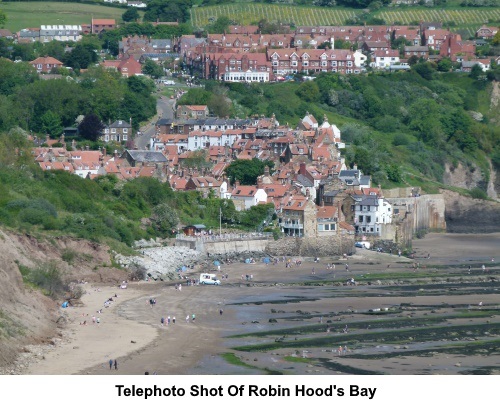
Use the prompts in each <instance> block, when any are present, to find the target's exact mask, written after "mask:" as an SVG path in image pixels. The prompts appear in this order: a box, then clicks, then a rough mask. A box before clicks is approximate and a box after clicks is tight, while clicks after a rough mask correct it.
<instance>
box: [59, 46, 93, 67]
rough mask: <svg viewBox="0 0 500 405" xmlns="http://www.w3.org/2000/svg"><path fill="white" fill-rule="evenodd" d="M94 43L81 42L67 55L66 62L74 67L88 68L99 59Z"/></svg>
mask: <svg viewBox="0 0 500 405" xmlns="http://www.w3.org/2000/svg"><path fill="white" fill-rule="evenodd" d="M94 46H95V45H94V44H92V43H86V44H83V43H79V44H77V45H76V46H75V47H74V48H73V49H72V50H71V52H70V53H68V54H67V55H66V58H65V60H64V62H65V64H66V65H67V66H69V67H72V68H73V69H87V68H88V67H89V66H90V65H91V64H93V63H96V62H97V61H98V59H99V57H98V55H97V53H96V49H95V48H94Z"/></svg>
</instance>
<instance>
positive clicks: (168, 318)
mask: <svg viewBox="0 0 500 405" xmlns="http://www.w3.org/2000/svg"><path fill="white" fill-rule="evenodd" d="M167 326H170V316H167Z"/></svg>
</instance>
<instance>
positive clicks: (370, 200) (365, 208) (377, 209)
mask: <svg viewBox="0 0 500 405" xmlns="http://www.w3.org/2000/svg"><path fill="white" fill-rule="evenodd" d="M354 214H355V215H354V228H355V229H356V233H361V234H368V235H380V234H381V233H382V227H383V226H384V224H390V223H392V205H391V204H390V203H389V202H388V201H387V200H385V199H384V198H383V197H377V196H371V195H370V196H366V197H365V198H363V199H362V200H361V201H359V202H357V203H356V205H355V206H354Z"/></svg>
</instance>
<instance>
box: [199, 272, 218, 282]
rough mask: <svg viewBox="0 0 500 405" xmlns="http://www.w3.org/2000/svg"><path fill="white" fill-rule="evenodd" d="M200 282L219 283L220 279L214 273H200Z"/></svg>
mask: <svg viewBox="0 0 500 405" xmlns="http://www.w3.org/2000/svg"><path fill="white" fill-rule="evenodd" d="M200 284H212V285H220V280H218V279H217V276H216V275H215V274H210V273H201V274H200Z"/></svg>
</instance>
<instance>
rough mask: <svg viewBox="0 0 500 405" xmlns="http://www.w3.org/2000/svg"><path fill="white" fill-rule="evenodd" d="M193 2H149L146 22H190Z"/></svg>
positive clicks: (165, 0) (145, 16) (163, 0)
mask: <svg viewBox="0 0 500 405" xmlns="http://www.w3.org/2000/svg"><path fill="white" fill-rule="evenodd" d="M191 6H192V1H191V0H171V1H167V0H152V1H150V2H148V6H147V8H146V13H145V14H144V21H157V20H159V21H177V22H179V23H183V22H186V21H188V20H189V9H190V8H191Z"/></svg>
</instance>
